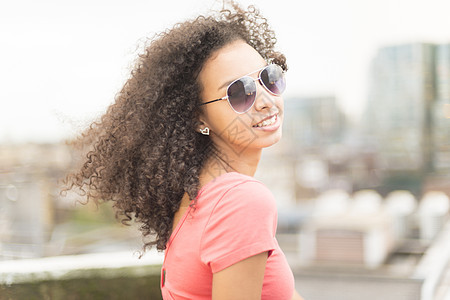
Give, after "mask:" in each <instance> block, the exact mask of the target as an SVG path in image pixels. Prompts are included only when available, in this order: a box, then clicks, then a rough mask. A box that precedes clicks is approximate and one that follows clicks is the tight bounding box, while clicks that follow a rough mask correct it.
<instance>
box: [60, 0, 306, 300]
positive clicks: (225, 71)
mask: <svg viewBox="0 0 450 300" xmlns="http://www.w3.org/2000/svg"><path fill="white" fill-rule="evenodd" d="M275 42H276V39H275V36H274V33H273V31H272V30H270V29H269V28H268V24H267V22H266V19H264V18H263V17H261V16H260V15H259V12H258V11H257V10H256V9H255V8H253V7H249V9H248V10H247V11H244V10H242V9H241V8H239V7H238V6H237V5H235V4H231V9H230V10H224V11H221V12H220V13H218V14H217V15H213V16H208V17H204V16H201V17H198V18H197V19H195V20H193V21H188V22H185V23H181V24H177V25H176V26H175V27H174V28H173V29H171V30H170V31H167V32H165V33H163V34H161V35H159V36H157V37H156V38H154V39H153V40H152V41H151V43H150V44H149V46H148V47H147V49H146V51H145V53H144V54H143V55H141V56H140V58H139V59H138V61H137V63H136V66H135V68H134V70H133V71H132V73H131V77H130V78H129V79H128V81H127V82H126V84H125V85H124V87H123V89H122V90H121V91H120V92H119V94H118V95H117V97H116V102H115V103H114V104H113V105H111V106H110V107H109V109H108V111H107V113H106V114H105V115H104V116H103V117H102V119H101V122H99V123H94V124H93V126H91V127H90V129H89V130H88V131H87V132H86V133H85V134H83V136H82V138H81V142H82V143H88V144H90V145H92V148H91V151H90V152H89V153H88V154H87V160H86V161H85V163H84V165H83V166H82V168H81V169H80V170H79V172H77V173H74V174H72V175H71V176H69V178H68V182H69V186H71V187H73V186H76V187H78V188H80V189H81V190H83V191H85V192H86V193H87V196H88V198H89V199H92V200H94V201H96V202H99V201H107V200H109V201H113V202H114V207H115V208H116V210H117V212H118V217H122V219H125V220H126V221H128V220H131V219H133V218H134V219H135V220H136V221H137V222H140V223H141V224H142V226H141V230H142V233H143V235H144V237H150V238H152V239H151V240H150V241H148V242H147V243H145V245H144V248H146V247H151V246H152V245H156V247H157V249H159V250H165V260H164V264H163V267H162V270H161V290H162V295H163V298H164V299H246V300H248V299H287V300H290V299H301V298H300V296H299V295H298V293H297V292H295V289H294V278H293V275H292V272H291V270H290V268H289V266H288V264H287V262H286V259H285V256H284V254H283V252H282V251H281V249H280V247H279V246H278V243H277V241H276V238H275V232H276V224H277V212H276V205H275V200H274V198H273V196H272V194H271V193H270V191H269V190H268V189H267V188H266V187H265V186H264V185H263V184H262V183H261V182H259V181H257V180H255V179H254V178H253V177H252V176H253V174H254V173H255V171H256V168H257V165H258V162H259V160H260V157H261V151H262V149H263V148H265V147H268V146H271V145H273V144H275V143H276V142H277V141H278V140H279V139H280V138H281V124H282V121H283V100H282V98H281V93H282V92H283V91H284V88H285V79H284V72H285V71H286V70H287V66H286V63H285V57H284V56H283V55H282V54H281V53H278V52H275V51H274V45H275Z"/></svg>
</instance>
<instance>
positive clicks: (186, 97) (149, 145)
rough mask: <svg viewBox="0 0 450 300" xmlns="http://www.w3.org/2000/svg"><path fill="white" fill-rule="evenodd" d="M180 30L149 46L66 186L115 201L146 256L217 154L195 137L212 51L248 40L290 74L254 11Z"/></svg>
mask: <svg viewBox="0 0 450 300" xmlns="http://www.w3.org/2000/svg"><path fill="white" fill-rule="evenodd" d="M230 6H231V7H230V9H227V10H221V11H220V12H217V13H213V14H212V15H210V16H200V17H198V18H196V19H194V20H190V21H186V22H184V23H179V24H176V25H175V26H174V27H173V28H172V29H171V30H168V31H166V32H164V33H161V34H159V35H157V36H155V37H154V38H153V39H151V40H150V43H149V44H148V46H147V47H146V49H145V51H144V53H143V54H140V55H139V57H138V59H137V60H136V63H135V66H134V68H133V69H132V71H131V76H130V77H129V78H128V80H127V81H126V83H125V84H124V86H123V88H122V89H121V90H120V91H119V92H118V93H117V95H116V97H115V103H113V104H112V105H111V106H110V107H109V108H108V109H107V111H106V113H105V114H104V115H103V116H102V117H101V119H100V121H98V122H94V123H93V124H92V125H91V126H90V127H89V128H88V129H87V130H86V131H85V132H84V133H82V134H81V135H80V136H79V137H78V140H77V141H75V143H76V144H79V145H83V146H89V148H88V149H90V150H89V151H87V154H86V157H85V159H84V160H83V163H82V165H81V166H80V168H79V169H78V170H77V171H74V172H73V173H70V174H69V175H68V176H67V177H66V180H65V184H66V188H65V189H66V190H70V189H74V188H76V190H78V192H79V193H83V194H84V195H85V196H87V201H89V200H91V201H94V202H95V203H97V204H98V203H101V202H105V201H112V202H113V207H114V209H115V210H116V218H117V219H119V220H121V221H122V223H124V224H127V223H128V221H130V220H132V219H133V218H134V220H135V221H136V222H138V223H139V224H141V225H140V230H141V231H142V234H143V237H144V238H145V237H147V238H149V237H150V239H149V240H148V241H146V242H145V241H144V242H143V243H144V245H143V250H144V251H145V250H146V249H147V248H151V247H152V246H153V245H156V248H157V249H158V250H164V249H165V247H166V243H167V241H168V239H169V237H170V234H171V231H172V226H173V218H174V215H175V213H176V212H177V211H178V209H179V206H180V203H181V199H182V197H183V195H184V193H187V194H188V195H189V198H190V199H191V200H192V199H195V198H196V196H197V193H198V190H199V175H200V172H201V170H202V167H203V165H204V163H205V162H206V161H207V160H208V159H209V158H211V156H213V155H215V153H216V151H215V150H216V149H215V148H214V145H213V144H212V142H211V140H210V139H209V137H208V136H204V135H201V134H199V133H198V132H196V128H198V125H199V121H198V117H199V115H200V108H199V105H198V104H199V103H200V101H201V98H200V93H201V89H202V87H201V84H200V83H199V80H198V78H197V77H198V75H199V73H200V71H201V69H202V66H203V64H204V63H205V61H206V60H207V59H208V58H209V57H211V55H212V53H213V52H214V51H216V50H218V49H220V48H222V47H224V46H225V45H227V44H229V43H231V42H233V41H235V40H239V39H240V40H244V41H245V42H247V43H248V44H249V45H251V46H252V47H253V48H255V49H256V50H257V51H258V52H259V54H260V55H261V56H262V57H263V58H264V59H266V61H268V62H273V63H277V64H279V65H280V66H282V67H283V68H284V69H287V66H286V59H285V57H284V55H282V54H281V53H279V52H276V51H275V50H274V46H275V43H276V38H275V34H274V32H273V31H272V30H271V29H270V28H269V26H268V23H267V20H266V19H265V18H264V17H262V16H261V15H260V13H259V11H258V10H257V9H256V8H255V7H253V6H249V7H248V8H247V10H243V9H242V8H240V7H239V6H238V5H237V4H235V3H231V5H230Z"/></svg>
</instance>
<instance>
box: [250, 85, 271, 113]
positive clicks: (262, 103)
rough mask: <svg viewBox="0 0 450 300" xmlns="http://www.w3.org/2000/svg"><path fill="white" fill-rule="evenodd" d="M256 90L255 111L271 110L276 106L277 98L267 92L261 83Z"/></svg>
mask: <svg viewBox="0 0 450 300" xmlns="http://www.w3.org/2000/svg"><path fill="white" fill-rule="evenodd" d="M256 89H257V91H256V100H255V109H256V110H263V109H271V108H272V107H273V106H274V105H275V96H273V95H272V94H270V93H269V92H268V91H266V89H265V88H264V87H263V86H262V85H261V83H260V82H259V81H258V83H257V87H256Z"/></svg>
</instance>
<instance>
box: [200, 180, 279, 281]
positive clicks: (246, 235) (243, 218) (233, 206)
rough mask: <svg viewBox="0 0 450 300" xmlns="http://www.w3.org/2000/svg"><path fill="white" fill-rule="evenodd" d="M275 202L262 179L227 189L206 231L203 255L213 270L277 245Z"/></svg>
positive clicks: (220, 268) (201, 251) (203, 239)
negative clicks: (261, 181)
mask: <svg viewBox="0 0 450 300" xmlns="http://www.w3.org/2000/svg"><path fill="white" fill-rule="evenodd" d="M276 224H277V210H276V203H275V199H274V197H273V195H272V193H271V192H270V191H269V190H268V189H267V188H266V187H265V186H264V185H263V184H262V183H260V182H257V181H247V182H243V183H240V184H238V185H237V186H235V187H233V188H231V189H230V190H228V191H227V192H226V193H225V194H224V195H223V196H222V198H221V199H220V200H219V201H218V203H217V204H216V206H215V207H214V209H213V211H212V213H211V215H210V218H209V220H208V223H207V224H206V227H205V230H204V232H203V236H202V241H201V244H200V257H201V260H202V261H203V263H205V264H207V265H209V266H210V268H211V270H212V272H213V273H216V272H219V271H221V270H223V269H225V268H227V267H229V266H231V265H233V264H235V263H237V262H239V261H241V260H243V259H246V258H248V257H251V256H253V255H256V254H259V253H261V252H265V251H268V252H269V255H270V254H271V253H272V251H273V250H274V249H275V248H276V241H275V233H276Z"/></svg>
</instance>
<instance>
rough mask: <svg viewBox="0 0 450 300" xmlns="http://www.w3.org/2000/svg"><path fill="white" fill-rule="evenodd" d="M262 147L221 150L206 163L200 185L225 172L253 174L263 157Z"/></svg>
mask: <svg viewBox="0 0 450 300" xmlns="http://www.w3.org/2000/svg"><path fill="white" fill-rule="evenodd" d="M261 152H262V150H261V149H251V150H250V149H248V150H245V151H242V152H241V153H236V152H234V151H220V152H219V153H218V154H214V155H213V156H212V157H211V158H210V159H209V160H208V161H207V162H206V164H205V166H204V167H203V170H202V174H201V175H200V185H201V186H203V185H204V184H206V183H207V182H209V181H210V180H212V179H214V178H217V177H219V176H220V175H222V174H224V173H229V172H238V173H241V174H244V175H248V176H253V175H254V174H255V172H256V168H257V167H258V163H259V160H260V158H261Z"/></svg>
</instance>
